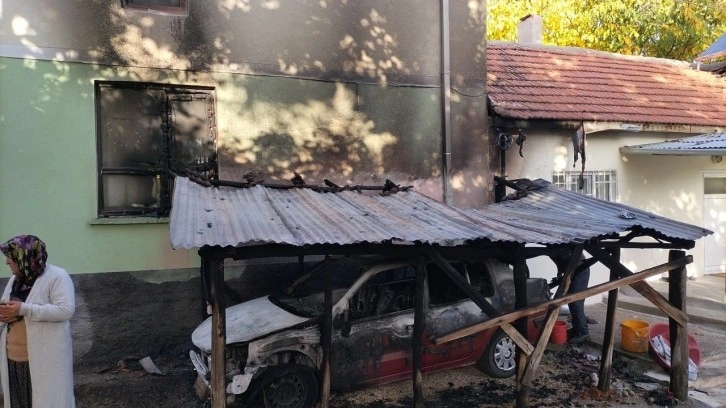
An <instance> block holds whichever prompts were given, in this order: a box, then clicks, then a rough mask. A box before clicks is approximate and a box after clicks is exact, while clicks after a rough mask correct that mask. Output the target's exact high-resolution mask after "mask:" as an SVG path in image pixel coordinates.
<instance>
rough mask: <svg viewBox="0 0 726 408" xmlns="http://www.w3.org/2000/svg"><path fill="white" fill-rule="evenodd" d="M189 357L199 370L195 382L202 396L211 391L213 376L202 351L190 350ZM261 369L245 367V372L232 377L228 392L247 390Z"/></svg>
mask: <svg viewBox="0 0 726 408" xmlns="http://www.w3.org/2000/svg"><path fill="white" fill-rule="evenodd" d="M189 359H190V360H192V364H193V365H194V369H195V370H196V371H197V374H198V378H197V381H196V384H195V389H196V390H197V394H199V395H200V396H202V395H205V394H206V393H207V392H208V391H209V378H210V377H211V372H210V371H209V366H208V365H207V362H206V361H205V360H204V357H202V355H201V354H200V353H197V352H196V351H194V350H190V351H189ZM259 369H260V366H257V367H245V372H244V374H236V375H234V376H233V377H232V381H230V382H229V383H228V384H227V389H226V392H227V394H242V393H244V392H245V391H247V389H248V388H249V387H250V383H251V382H252V378H253V377H254V375H255V373H256V372H257V370H259Z"/></svg>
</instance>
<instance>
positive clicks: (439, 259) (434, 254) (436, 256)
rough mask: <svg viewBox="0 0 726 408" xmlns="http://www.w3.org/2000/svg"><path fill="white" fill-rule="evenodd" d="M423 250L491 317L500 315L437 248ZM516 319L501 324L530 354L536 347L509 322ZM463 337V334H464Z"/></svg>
mask: <svg viewBox="0 0 726 408" xmlns="http://www.w3.org/2000/svg"><path fill="white" fill-rule="evenodd" d="M422 251H423V253H424V255H426V256H427V257H428V258H429V259H431V260H432V261H433V262H434V263H435V264H436V265H437V266H438V267H439V268H441V270H442V271H444V273H445V274H446V275H448V276H449V278H450V279H451V280H452V281H454V284H456V286H458V287H459V288H460V289H461V290H462V291H464V293H466V295H467V296H469V298H471V300H472V301H473V302H474V303H476V305H477V306H479V307H480V308H481V310H482V311H483V312H484V313H486V315H487V316H489V317H494V316H500V315H501V312H500V311H499V310H497V308H495V307H494V306H492V304H491V303H489V301H488V300H487V299H486V298H485V297H484V296H483V295H482V294H481V293H479V292H478V291H477V290H476V289H474V288H473V287H472V286H471V285H470V284H469V283H468V282H467V281H466V280H465V279H464V277H463V276H461V274H460V273H459V272H458V271H457V270H456V269H454V267H453V266H451V264H449V262H448V261H447V260H446V259H445V258H444V257H443V256H442V255H441V254H440V253H439V252H438V251H436V250H434V249H433V248H431V247H422ZM514 320H515V319H512V320H510V321H508V322H505V323H503V324H501V329H502V331H504V333H506V335H507V336H509V338H511V339H512V341H514V343H515V344H516V345H517V346H519V348H520V349H522V351H524V352H525V354H527V355H529V354H531V353H532V351H533V350H534V347H532V345H531V344H530V343H529V341H528V340H527V339H525V338H524V337H523V336H522V335H521V334H520V333H519V332H518V331H517V329H515V328H514V327H513V326H512V325H511V324H509V323H510V322H511V321H514ZM462 337H463V336H462Z"/></svg>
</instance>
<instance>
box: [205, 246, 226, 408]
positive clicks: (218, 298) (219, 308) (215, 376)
mask: <svg viewBox="0 0 726 408" xmlns="http://www.w3.org/2000/svg"><path fill="white" fill-rule="evenodd" d="M206 264H207V265H208V267H209V275H210V280H211V290H212V299H211V300H212V361H211V367H210V370H211V379H210V383H209V387H210V392H211V395H212V401H211V402H212V408H226V407H227V384H226V380H225V372H224V371H225V367H226V361H225V359H224V354H225V347H226V339H227V321H226V317H225V316H226V311H225V305H224V289H223V288H222V287H223V285H224V263H223V262H222V261H216V260H214V261H210V260H208V261H207V262H206Z"/></svg>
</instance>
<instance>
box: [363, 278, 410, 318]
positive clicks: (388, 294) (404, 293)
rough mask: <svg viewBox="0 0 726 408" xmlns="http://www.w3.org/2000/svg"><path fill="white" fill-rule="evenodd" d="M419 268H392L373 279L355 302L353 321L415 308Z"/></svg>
mask: <svg viewBox="0 0 726 408" xmlns="http://www.w3.org/2000/svg"><path fill="white" fill-rule="evenodd" d="M415 294H416V269H415V268H414V267H413V266H411V265H406V266H402V267H398V268H393V269H389V270H386V271H383V272H380V273H378V274H377V275H375V276H373V277H372V278H371V279H370V280H368V282H366V283H365V285H363V286H362V287H361V288H360V289H359V290H358V292H357V293H356V294H355V296H354V297H353V298H352V299H351V302H350V305H349V308H350V318H351V319H352V320H358V319H364V318H370V317H375V316H382V315H386V314H390V313H397V312H403V311H408V310H411V309H413V306H414V301H415V299H416V298H415Z"/></svg>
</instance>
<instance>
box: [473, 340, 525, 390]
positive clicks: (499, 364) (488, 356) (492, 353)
mask: <svg viewBox="0 0 726 408" xmlns="http://www.w3.org/2000/svg"><path fill="white" fill-rule="evenodd" d="M516 354H517V345H516V344H515V343H514V341H513V340H512V339H510V338H509V336H507V335H506V334H504V332H503V331H502V330H501V329H497V331H496V332H494V334H493V335H492V337H490V338H489V343H488V344H487V347H486V350H484V354H482V356H481V358H479V362H478V363H477V365H478V366H479V368H480V369H481V370H482V371H484V372H485V373H487V374H488V375H490V376H492V377H496V378H509V377H511V376H513V375H514V372H515V368H516Z"/></svg>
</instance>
